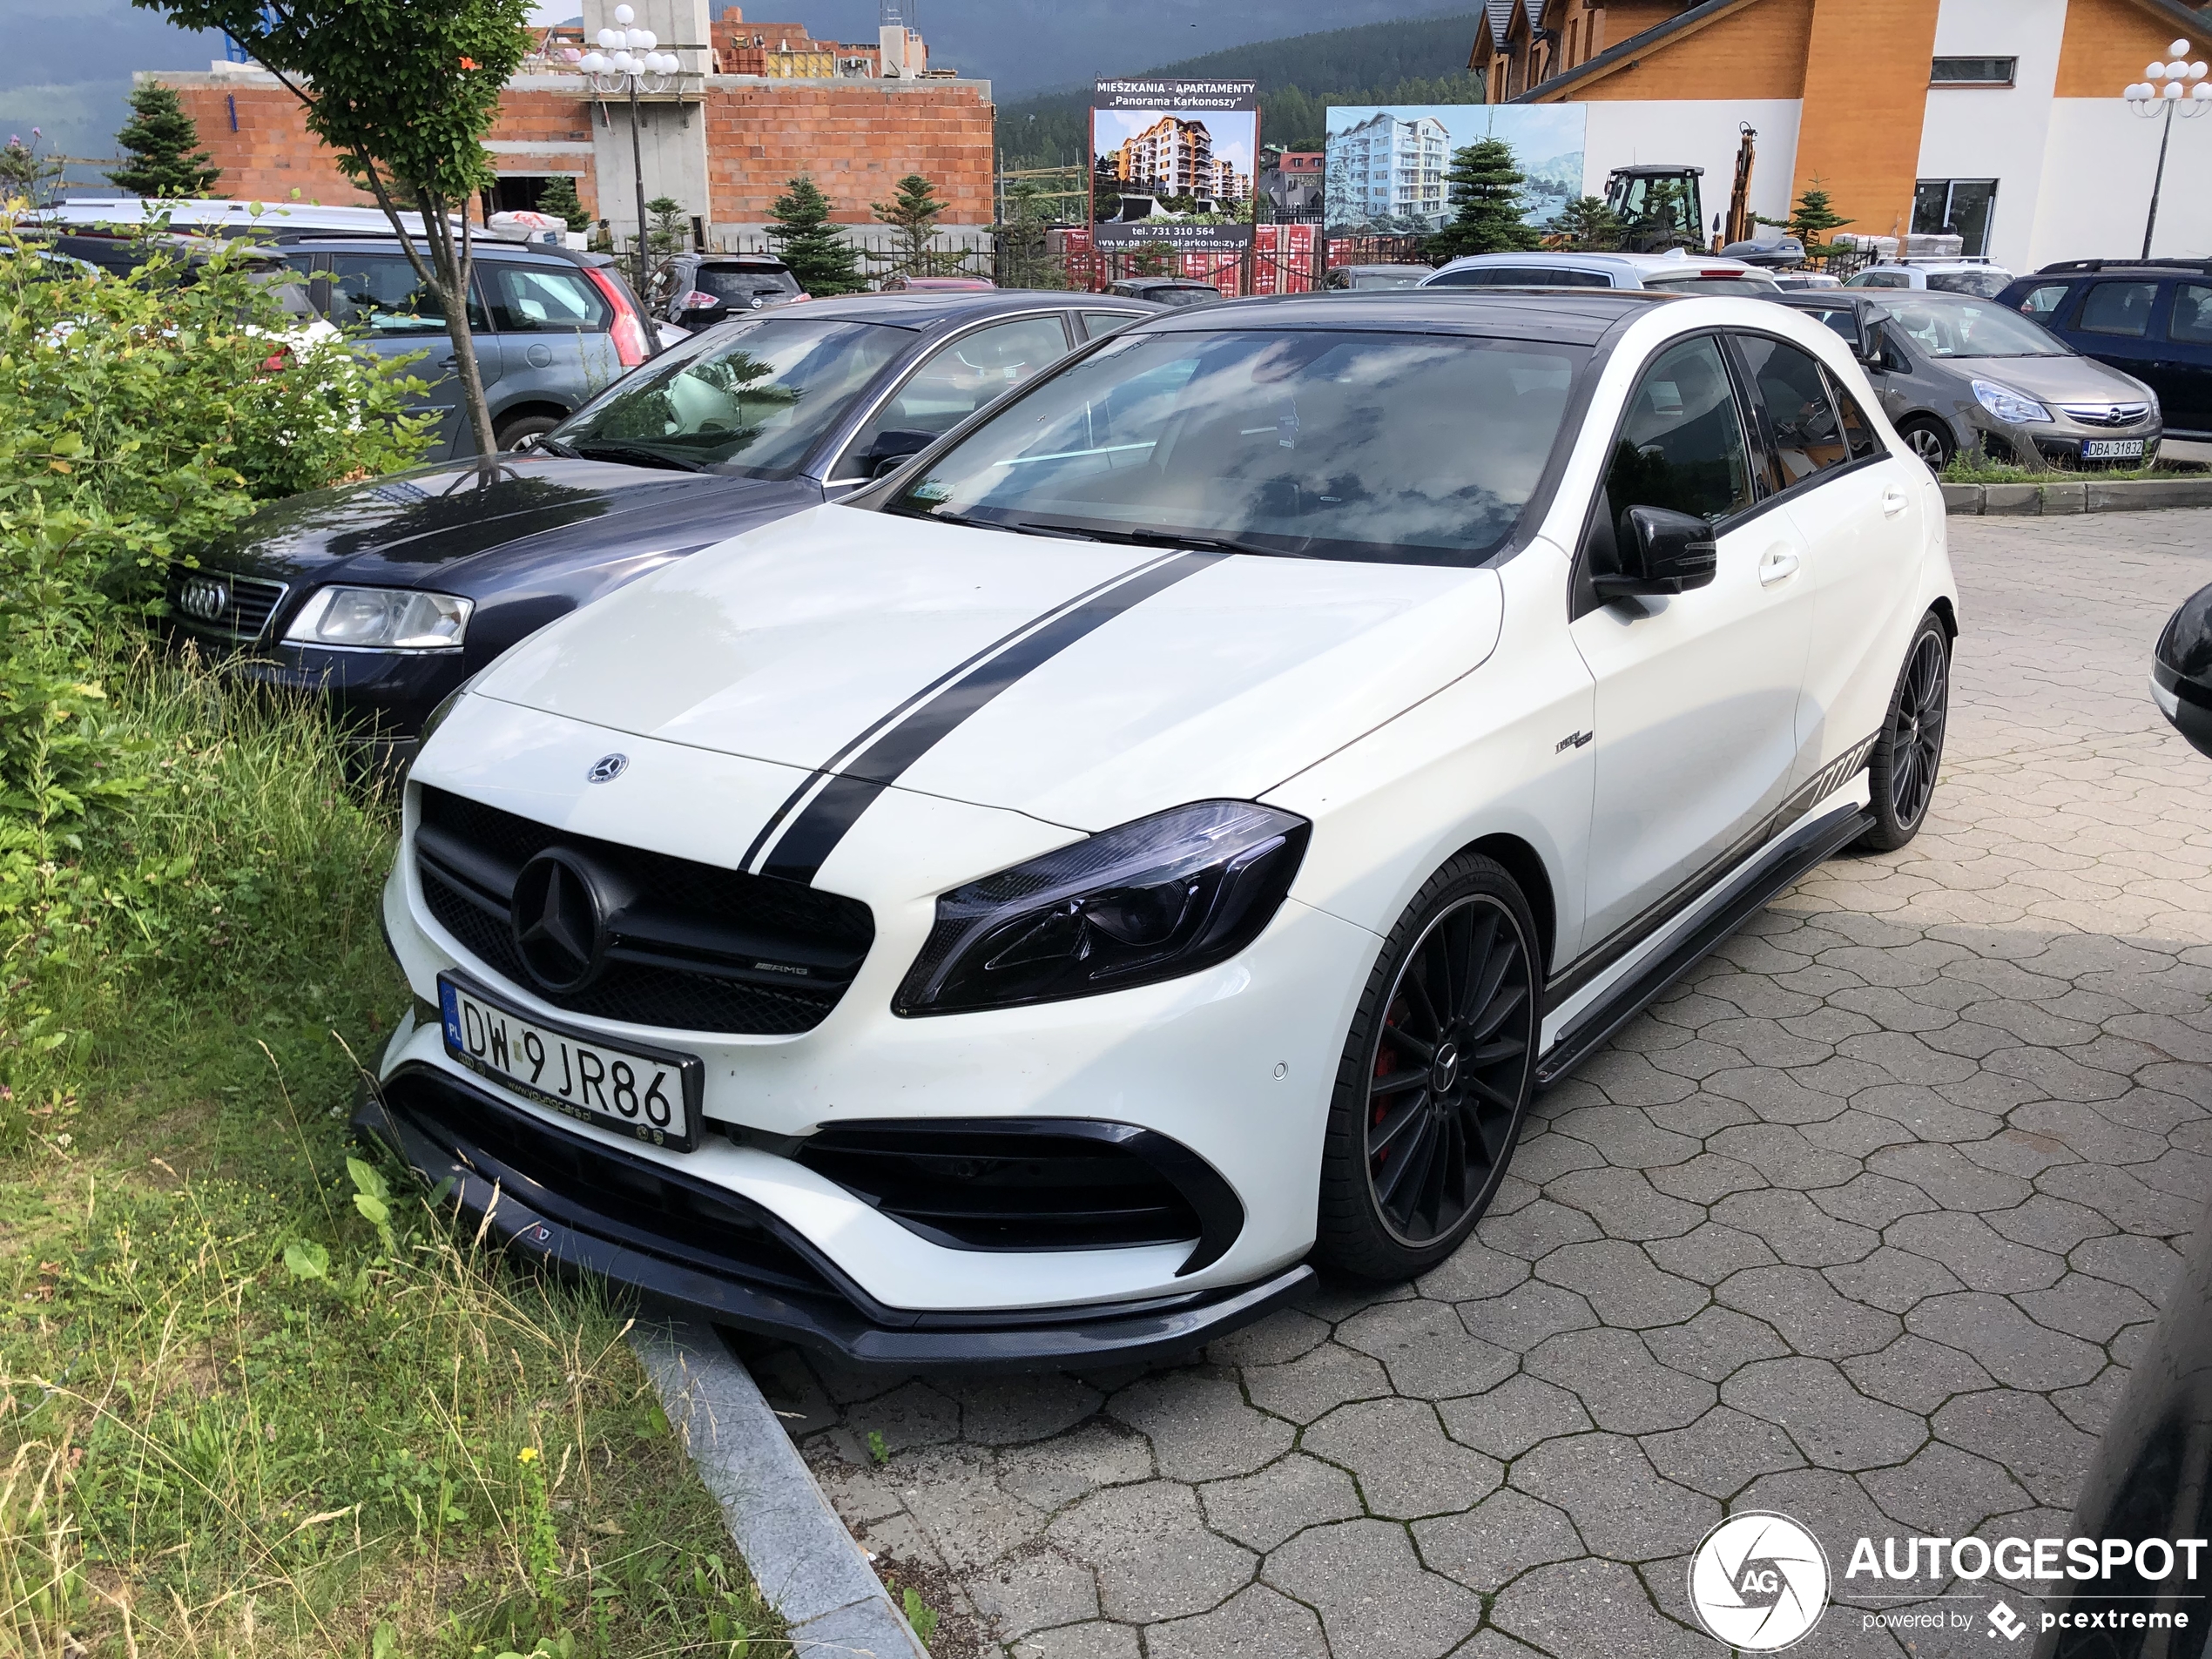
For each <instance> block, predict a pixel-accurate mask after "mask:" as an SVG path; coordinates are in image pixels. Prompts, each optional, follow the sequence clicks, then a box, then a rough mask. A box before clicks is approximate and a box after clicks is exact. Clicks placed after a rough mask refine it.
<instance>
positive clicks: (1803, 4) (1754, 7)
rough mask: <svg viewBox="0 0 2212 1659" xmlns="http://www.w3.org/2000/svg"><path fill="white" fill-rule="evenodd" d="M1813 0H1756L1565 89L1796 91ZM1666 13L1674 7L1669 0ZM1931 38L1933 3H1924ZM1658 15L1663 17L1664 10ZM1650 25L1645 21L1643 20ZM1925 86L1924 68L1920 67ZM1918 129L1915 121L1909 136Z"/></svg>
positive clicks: (1616, 38) (1607, 94)
mask: <svg viewBox="0 0 2212 1659" xmlns="http://www.w3.org/2000/svg"><path fill="white" fill-rule="evenodd" d="M1814 3H1815V0H1756V3H1753V4H1750V5H1746V6H1744V7H1743V8H1742V9H1741V10H1737V11H1733V12H1730V14H1729V15H1728V16H1726V17H1722V18H1720V19H1719V20H1718V21H1717V22H1714V23H1709V24H1706V25H1705V26H1704V27H1703V29H1699V30H1696V31H1694V32H1692V33H1688V34H1684V35H1680V36H1677V37H1675V38H1674V39H1671V40H1666V41H1662V42H1661V43H1660V44H1657V45H1656V46H1654V47H1653V48H1652V49H1651V50H1650V51H1649V52H1646V53H1643V54H1642V56H1640V57H1636V58H1635V59H1634V60H1632V61H1633V63H1634V64H1635V67H1634V68H1630V67H1629V66H1627V65H1625V64H1624V65H1623V66H1622V67H1621V68H1619V69H1616V70H1614V71H1610V72H1609V73H1608V74H1605V75H1602V76H1601V77H1600V78H1597V79H1596V80H1594V81H1587V82H1584V83H1582V84H1580V85H1577V86H1574V87H1572V88H1570V89H1568V92H1567V97H1568V98H1572V99H1574V100H1575V101H1576V102H1577V103H1580V102H1583V101H1586V100H1587V101H1591V102H1595V101H1597V100H1599V99H1606V100H1613V99H1629V98H1800V97H1803V96H1804V88H1805V53H1806V51H1807V47H1808V44H1809V41H1810V38H1811V32H1812V17H1813V6H1814ZM1629 10H1630V9H1629V7H1626V6H1619V5H1616V6H1612V7H1609V8H1608V13H1607V18H1606V33H1607V35H1608V44H1611V45H1615V46H1617V45H1619V44H1621V42H1622V40H1624V39H1626V38H1627V34H1626V32H1625V28H1624V24H1625V19H1624V15H1623V14H1625V13H1627V12H1628V11H1629ZM1671 11H1672V8H1669V14H1670V15H1671ZM1928 15H1929V18H1930V24H1929V28H1930V31H1931V33H1930V38H1931V39H1932V38H1933V37H1934V36H1933V32H1932V31H1933V29H1934V23H1933V18H1934V16H1935V14H1934V11H1933V10H1932V9H1931V10H1930V11H1929V14H1928ZM1658 21H1662V22H1663V21H1664V18H1661V19H1659V20H1658ZM1643 26H1644V27H1647V28H1648V27H1649V26H1650V25H1649V24H1644V25H1643ZM1919 85H1920V87H1921V89H1922V90H1923V91H1925V89H1926V86H1927V71H1926V70H1925V67H1924V68H1923V69H1922V71H1921V72H1920V81H1919ZM1913 133H1914V144H1915V145H1916V146H1917V145H1918V143H1919V128H1918V127H1917V126H1916V127H1915V128H1914V129H1913Z"/></svg>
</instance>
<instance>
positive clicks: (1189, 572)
mask: <svg viewBox="0 0 2212 1659" xmlns="http://www.w3.org/2000/svg"><path fill="white" fill-rule="evenodd" d="M1225 557H1227V555H1225V554H1221V553H1169V554H1167V555H1165V556H1163V557H1161V558H1158V559H1155V560H1153V561H1152V562H1151V563H1149V564H1141V565H1139V566H1137V567H1136V569H1135V570H1126V571H1123V573H1122V574H1121V575H1119V576H1116V577H1113V578H1112V579H1111V580H1109V581H1107V582H1103V583H1100V584H1099V585H1098V586H1097V587H1095V588H1092V589H1091V590H1089V591H1088V592H1085V593H1081V594H1078V595H1076V597H1074V598H1072V599H1070V600H1069V601H1067V602H1066V603H1065V604H1061V605H1059V606H1056V607H1055V609H1053V610H1049V611H1047V612H1045V613H1044V614H1043V615H1042V616H1041V617H1035V618H1033V619H1032V620H1030V621H1028V622H1026V623H1024V624H1022V626H1021V627H1019V628H1017V629H1015V631H1013V632H1011V633H1009V634H1007V635H1004V636H1003V637H1001V638H999V639H996V640H995V641H993V642H992V643H991V644H989V645H987V646H985V647H984V648H983V650H981V651H978V652H977V653H976V654H975V655H974V656H973V657H971V658H968V660H967V661H966V662H964V663H962V664H960V665H959V666H958V667H957V668H954V669H953V670H951V671H948V673H945V674H943V675H941V676H939V678H937V679H936V680H935V681H934V682H933V683H932V684H931V685H927V686H925V687H924V688H923V689H922V690H921V691H918V692H916V693H915V694H914V696H913V697H911V698H907V701H906V702H905V703H903V704H901V705H900V706H899V707H898V708H896V709H894V710H893V711H892V712H891V713H890V714H888V715H887V716H885V717H884V718H882V719H880V720H879V721H877V722H876V723H875V724H874V725H873V726H871V727H869V728H868V729H867V731H865V732H861V733H860V736H858V737H856V738H853V741H852V742H850V743H848V744H846V745H845V746H844V747H843V748H842V749H840V750H839V751H838V752H837V753H836V754H834V755H833V756H831V757H830V758H829V759H827V760H826V761H824V762H823V763H822V765H820V766H819V767H818V768H817V769H816V770H815V771H814V772H812V773H811V774H809V776H808V777H807V779H806V782H805V783H803V784H801V785H800V786H799V787H798V788H797V789H795V790H793V791H792V793H791V795H790V797H789V799H786V801H785V802H784V804H783V805H782V806H779V807H778V808H777V809H776V812H775V814H774V816H773V817H772V818H771V819H769V820H768V822H767V823H766V824H765V826H762V828H761V831H760V833H759V836H758V837H756V838H755V839H754V840H753V844H752V846H750V847H748V848H747V849H746V850H745V859H744V861H743V863H742V865H741V867H742V868H744V869H746V870H752V871H755V872H757V873H765V874H768V875H773V876H781V877H783V878H785V879H786V880H792V881H811V880H813V878H814V875H815V873H816V872H817V871H819V869H820V868H821V867H822V863H823V861H824V860H826V859H827V858H828V857H829V855H830V853H831V852H832V851H833V849H834V848H835V847H836V846H837V844H838V843H839V842H840V841H841V840H844V839H845V835H846V832H847V831H849V830H850V829H851V828H852V827H853V823H854V822H855V820H857V819H859V818H860V814H861V813H864V812H866V811H867V808H868V806H869V805H870V803H872V802H873V800H874V799H875V798H876V797H877V796H878V795H880V794H881V793H882V792H884V790H885V789H887V788H888V787H889V786H891V785H892V784H894V783H895V782H897V781H898V779H899V778H900V775H901V774H902V773H903V772H906V770H907V768H908V767H910V766H912V765H914V762H915V761H917V760H919V759H921V757H922V756H923V755H925V754H927V752H929V751H930V750H931V749H932V748H934V747H935V746H936V745H938V744H939V743H940V742H941V741H943V740H944V738H947V737H948V736H950V735H951V734H952V733H953V732H954V731H955V730H957V729H958V728H959V727H960V725H961V724H962V723H963V722H965V721H966V720H967V719H968V718H969V717H970V716H971V715H973V714H974V713H975V712H976V711H977V710H979V709H981V708H982V707H983V706H984V705H987V704H988V703H989V702H990V701H991V699H992V698H995V697H996V696H998V694H999V693H1000V692H1001V691H1005V690H1006V689H1007V687H1008V686H1009V685H1013V684H1014V683H1015V681H1017V680H1019V679H1021V678H1023V677H1024V676H1026V675H1028V674H1029V673H1030V672H1032V671H1035V669H1037V668H1038V667H1040V666H1042V664H1045V663H1047V662H1049V661H1050V660H1051V659H1052V658H1055V657H1057V656H1058V655H1059V654H1060V653H1061V652H1062V651H1065V650H1067V649H1068V648H1069V646H1070V645H1073V644H1076V641H1078V640H1080V639H1082V638H1083V637H1085V636H1086V635H1089V634H1090V633H1092V632H1094V631H1096V630H1097V629H1099V628H1102V627H1103V626H1104V625H1105V624H1107V623H1109V622H1111V621H1112V620H1113V619H1114V618H1115V617H1118V616H1120V615H1121V614H1122V613H1123V611H1125V610H1130V609H1132V608H1133V607H1135V606H1136V605H1140V604H1143V603H1144V601H1145V600H1147V599H1150V597H1153V595H1155V594H1157V593H1159V592H1161V591H1163V590H1165V589H1168V588H1170V587H1173V586H1174V585H1175V584H1176V583H1178V582H1181V581H1183V580H1184V579H1185V578H1186V577H1193V576H1196V575H1197V573H1198V572H1199V571H1201V570H1207V569H1210V568H1211V566H1213V565H1216V564H1218V563H1220V562H1221V561H1222V560H1223V559H1224V558H1225ZM786 826H788V827H786ZM779 830H780V831H781V833H780V834H779V833H778V832H779Z"/></svg>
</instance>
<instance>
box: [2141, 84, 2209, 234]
mask: <svg viewBox="0 0 2212 1659" xmlns="http://www.w3.org/2000/svg"><path fill="white" fill-rule="evenodd" d="M2166 51H2167V54H2168V57H2170V58H2171V60H2172V61H2171V62H2169V63H2163V64H2150V65H2148V67H2146V68H2145V69H2144V71H2143V78H2142V79H2141V80H2140V81H2137V82H2136V83H2135V84H2134V85H2132V86H2130V87H2128V89H2127V90H2126V91H2122V92H2121V97H2122V98H2126V99H2127V100H2128V108H2129V109H2131V110H2133V111H2134V112H2135V113H2136V114H2137V115H2140V116H2141V117H2142V118H2144V119H2145V120H2147V121H2148V120H2152V119H2156V118H2163V120H2164V121H2165V123H2166V125H2165V127H2164V129H2163V130H2162V131H2161V132H2160V133H2159V135H2158V171H2157V172H2156V173H2155V174H2154V175H2153V176H2152V179H2151V185H2150V217H2149V218H2148V219H2145V220H2144V221H2143V257H2144V258H2145V259H2148V258H2150V239H2151V233H2152V232H2154V231H2155V230H2156V229H2157V228H2158V192H2159V191H2160V190H2161V188H2162V187H2163V186H2164V185H2165V183H2166V145H2167V144H2168V141H2169V140H2170V139H2171V138H2173V136H2174V111H2175V110H2179V111H2181V112H2182V116H2183V117H2184V118H2188V117H2193V116H2199V115H2202V114H2203V113H2204V112H2205V111H2207V110H2208V109H2212V81H2207V80H2206V79H2205V75H2206V73H2207V71H2208V70H2212V65H2208V64H2205V63H2204V62H2203V61H2202V60H2201V59H2200V60H2198V61H2197V62H2195V63H2192V62H2190V61H2189V44H2188V42H2187V41H2186V40H2177V41H2175V43H2174V44H2172V45H2170V46H2168V48H2167V49H2166ZM2161 82H2162V83H2163V84H2161Z"/></svg>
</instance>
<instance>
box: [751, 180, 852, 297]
mask: <svg viewBox="0 0 2212 1659" xmlns="http://www.w3.org/2000/svg"><path fill="white" fill-rule="evenodd" d="M786 188H787V189H788V190H789V192H790V194H788V195H784V196H779V197H777V198H776V200H775V204H774V206H772V207H770V208H769V210H768V219H769V224H768V239H769V240H770V241H771V242H772V243H774V244H775V248H776V253H777V254H778V255H779V257H780V258H781V259H782V260H783V262H784V263H785V264H786V265H788V266H791V273H792V276H794V277H796V278H797V279H798V280H799V287H802V288H804V289H805V290H806V292H807V293H810V294H813V296H814V297H815V298H816V299H821V298H824V297H826V296H827V295H830V294H833V293H854V292H856V291H858V290H859V289H860V288H862V287H866V286H867V285H866V284H865V283H864V282H863V281H862V280H861V279H860V272H859V271H858V269H857V268H856V265H857V260H856V256H855V254H854V252H853V245H852V243H850V242H848V241H846V239H845V238H844V237H843V236H842V235H840V233H839V232H838V230H837V227H836V226H833V225H832V224H831V223H830V199H829V198H828V197H826V196H825V195H824V194H822V192H821V189H820V187H819V185H816V184H815V183H814V181H813V179H810V178H808V177H807V176H806V174H805V173H801V174H799V177H798V178H796V179H792V180H790V181H789V182H788V185H787V186H786Z"/></svg>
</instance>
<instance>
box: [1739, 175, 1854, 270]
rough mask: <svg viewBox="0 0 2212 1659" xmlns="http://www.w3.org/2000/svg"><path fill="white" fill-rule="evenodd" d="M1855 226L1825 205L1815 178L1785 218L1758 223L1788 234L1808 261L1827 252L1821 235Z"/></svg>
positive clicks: (1824, 237)
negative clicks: (1801, 244)
mask: <svg viewBox="0 0 2212 1659" xmlns="http://www.w3.org/2000/svg"><path fill="white" fill-rule="evenodd" d="M1855 222H1856V221H1854V220H1851V219H1845V218H1844V216H1843V215H1842V214H1841V213H1838V212H1837V211H1836V210H1835V208H1834V207H1833V206H1831V205H1830V204H1829V200H1828V192H1826V191H1825V190H1824V189H1822V188H1821V186H1820V180H1819V179H1817V178H1816V179H1813V180H1812V182H1811V184H1809V185H1806V186H1805V188H1804V192H1802V193H1801V194H1800V195H1799V196H1798V197H1797V206H1795V207H1794V208H1792V209H1791V212H1790V217H1789V218H1787V219H1764V218H1763V219H1760V220H1759V223H1760V224H1762V225H1772V226H1775V227H1776V228H1777V229H1779V230H1785V231H1788V232H1789V233H1790V234H1791V235H1792V236H1794V237H1796V238H1797V239H1798V240H1799V241H1800V242H1803V243H1804V245H1805V257H1806V258H1808V259H1817V258H1818V257H1819V256H1820V255H1821V254H1823V253H1827V252H1828V246H1827V237H1826V236H1825V234H1824V233H1825V232H1828V231H1835V230H1841V229H1842V228H1843V227H1844V226H1846V225H1850V224H1852V223H1855Z"/></svg>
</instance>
